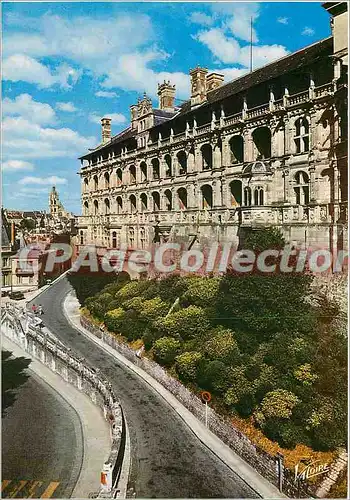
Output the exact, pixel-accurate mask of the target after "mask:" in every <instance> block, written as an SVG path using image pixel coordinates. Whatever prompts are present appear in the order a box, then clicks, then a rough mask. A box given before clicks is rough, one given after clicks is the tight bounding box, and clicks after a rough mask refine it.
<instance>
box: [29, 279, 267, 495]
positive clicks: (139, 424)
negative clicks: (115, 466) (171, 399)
mask: <svg viewBox="0 0 350 500" xmlns="http://www.w3.org/2000/svg"><path fill="white" fill-rule="evenodd" d="M70 290H71V287H70V285H69V283H68V281H67V279H66V278H63V279H62V280H60V281H58V282H57V283H55V284H54V285H52V287H50V288H49V289H48V290H47V291H45V292H44V293H42V294H41V295H40V299H38V300H37V302H40V303H41V304H42V306H43V308H44V311H45V314H44V316H42V318H43V321H44V323H45V325H46V326H47V327H48V328H49V329H50V330H51V331H52V332H53V333H54V334H55V335H56V336H57V337H58V338H59V339H61V340H62V342H64V343H65V344H66V345H67V346H69V347H70V348H71V349H72V350H74V351H75V352H76V353H78V354H79V355H80V356H83V357H84V358H85V359H86V360H87V361H88V362H89V363H91V365H93V366H94V367H95V368H99V369H100V370H101V372H102V373H103V374H105V375H106V378H108V379H109V380H110V382H111V384H112V386H113V388H114V390H115V391H116V393H117V394H118V396H119V398H120V401H121V404H122V406H123V409H124V412H125V416H126V419H127V422H128V427H129V432H130V441H131V461H132V463H131V473H130V480H129V487H132V488H133V489H134V492H135V493H136V496H137V497H143V498H257V497H258V494H257V493H256V492H255V491H254V490H252V489H251V488H250V487H249V486H248V485H247V484H246V483H244V481H242V479H240V478H239V476H237V475H236V474H235V473H234V472H233V471H232V470H231V469H229V468H228V467H227V466H226V465H225V464H224V463H222V462H221V461H220V460H219V459H218V458H217V457H216V456H215V455H214V454H213V453H212V452H211V451H210V450H208V449H207V448H206V447H205V446H204V445H203V444H202V443H201V442H200V441H199V440H198V439H197V438H196V436H195V435H194V434H193V433H192V432H191V430H190V429H189V428H188V427H187V426H186V424H185V423H184V422H183V421H182V420H181V419H180V417H178V415H177V414H176V413H175V412H174V411H173V410H172V408H171V407H170V406H169V405H168V403H167V402H166V401H164V399H163V398H162V397H161V396H159V395H158V394H157V393H156V392H155V391H154V390H153V389H152V388H151V387H149V386H148V385H147V384H146V383H145V382H143V380H142V379H141V378H140V377H138V376H137V375H136V374H135V373H133V372H131V371H129V370H128V369H127V368H126V367H124V366H123V365H120V364H118V362H117V361H116V360H115V359H114V358H113V357H112V356H110V355H109V354H107V353H106V352H105V351H103V350H101V349H100V348H99V347H98V346H96V345H95V344H94V343H92V342H91V341H90V340H89V339H88V338H86V337H85V336H84V335H82V334H81V333H80V332H79V331H78V330H76V329H75V328H73V327H72V326H71V325H70V324H69V323H68V321H67V319H66V318H65V316H64V313H63V302H64V299H65V297H66V295H67V293H68V292H69V291H70Z"/></svg>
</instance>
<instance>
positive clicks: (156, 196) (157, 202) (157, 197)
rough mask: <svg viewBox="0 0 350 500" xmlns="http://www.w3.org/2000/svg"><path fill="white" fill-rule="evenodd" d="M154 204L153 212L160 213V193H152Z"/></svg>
mask: <svg viewBox="0 0 350 500" xmlns="http://www.w3.org/2000/svg"><path fill="white" fill-rule="evenodd" d="M152 202H153V207H152V208H153V212H158V211H159V210H160V194H159V192H158V191H153V193H152Z"/></svg>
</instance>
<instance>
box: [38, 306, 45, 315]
mask: <svg viewBox="0 0 350 500" xmlns="http://www.w3.org/2000/svg"><path fill="white" fill-rule="evenodd" d="M38 314H40V315H42V314H44V311H43V306H42V305H41V304H39V305H38Z"/></svg>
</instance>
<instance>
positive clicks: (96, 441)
mask: <svg viewBox="0 0 350 500" xmlns="http://www.w3.org/2000/svg"><path fill="white" fill-rule="evenodd" d="M2 347H3V348H4V349H7V350H9V351H11V352H13V354H14V355H15V356H17V357H19V356H24V357H26V358H30V359H31V360H32V362H31V363H30V369H31V370H32V371H33V372H34V373H35V374H36V375H38V376H39V377H40V378H42V379H43V380H44V381H45V382H46V383H47V384H48V385H50V386H51V387H52V388H53V389H54V390H55V391H56V392H58V393H59V394H60V395H61V396H62V397H63V398H64V399H65V400H66V401H67V402H68V403H69V405H70V406H72V407H73V408H74V409H75V411H76V412H77V413H78V416H79V419H80V421H81V425H82V431H83V440H84V450H83V453H84V455H83V463H82V466H81V471H80V475H79V478H78V481H77V483H76V485H75V488H74V490H73V494H72V498H88V497H89V494H90V493H94V492H98V491H99V489H100V472H101V467H103V463H104V461H105V460H107V458H108V455H109V450H110V447H111V438H110V428H109V425H108V423H107V421H106V420H105V419H104V417H103V414H102V412H101V410H100V408H98V407H97V406H96V405H95V404H94V403H92V401H91V400H90V399H89V398H88V397H87V396H86V395H85V394H83V393H81V392H80V391H78V390H77V389H76V388H75V387H73V386H72V385H71V384H69V383H68V382H65V381H64V380H63V379H62V378H61V377H60V376H59V375H58V374H57V373H54V372H53V371H51V370H50V369H49V368H48V367H47V366H45V365H43V364H42V363H41V362H40V361H38V360H37V359H36V358H33V356H31V354H29V353H28V352H27V351H24V350H23V349H22V348H21V347H19V346H18V345H17V344H15V343H14V342H12V341H11V340H10V339H8V338H7V337H6V336H5V335H3V336H2ZM52 452H53V453H54V450H52ZM76 466H77V467H79V466H80V464H77V465H76Z"/></svg>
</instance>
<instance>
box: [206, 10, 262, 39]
mask: <svg viewBox="0 0 350 500" xmlns="http://www.w3.org/2000/svg"><path fill="white" fill-rule="evenodd" d="M210 7H211V9H212V10H213V12H214V15H215V16H216V18H217V20H218V22H219V23H220V24H223V25H224V28H225V29H228V30H229V31H231V34H232V35H233V36H234V37H235V38H239V39H240V40H244V41H246V42H250V39H251V20H252V23H253V30H252V39H253V42H254V43H256V42H257V41H258V35H257V33H256V30H255V29H254V22H255V21H256V20H257V18H258V17H259V14H260V5H259V4H258V3H255V2H247V3H242V2H213V3H211V4H210Z"/></svg>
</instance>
